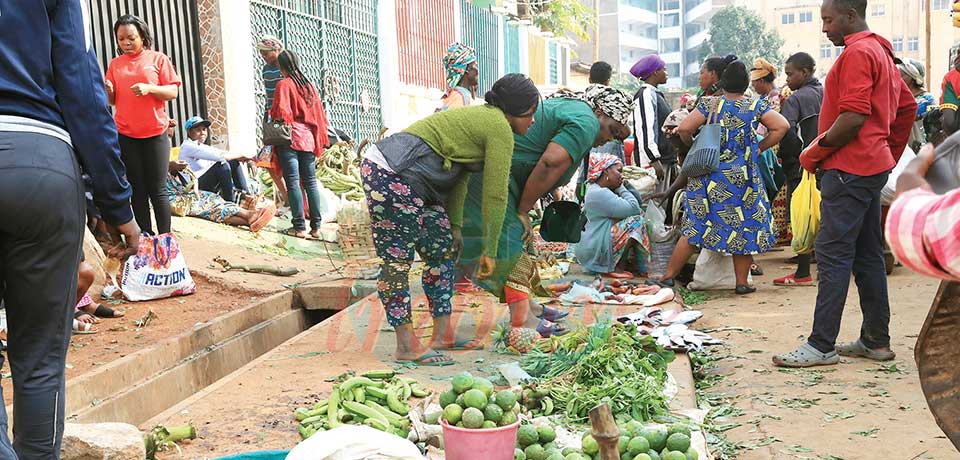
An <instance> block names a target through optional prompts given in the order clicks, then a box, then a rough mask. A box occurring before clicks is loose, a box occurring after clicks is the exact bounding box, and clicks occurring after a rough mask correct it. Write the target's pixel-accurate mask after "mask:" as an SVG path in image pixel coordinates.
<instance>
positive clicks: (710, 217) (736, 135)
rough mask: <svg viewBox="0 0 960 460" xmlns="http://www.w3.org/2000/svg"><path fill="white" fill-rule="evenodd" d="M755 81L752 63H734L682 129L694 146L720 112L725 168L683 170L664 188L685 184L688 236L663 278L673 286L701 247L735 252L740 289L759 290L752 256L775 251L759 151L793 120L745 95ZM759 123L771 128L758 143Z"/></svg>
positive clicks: (740, 291) (779, 136) (722, 165)
mask: <svg viewBox="0 0 960 460" xmlns="http://www.w3.org/2000/svg"><path fill="white" fill-rule="evenodd" d="M749 85H750V78H749V75H748V72H747V67H746V66H745V65H744V64H743V62H740V61H734V62H732V63H731V64H729V65H728V66H727V67H726V69H725V70H724V71H723V76H722V77H721V79H720V88H721V89H722V90H723V91H724V94H723V95H722V96H716V97H707V98H702V99H701V100H700V101H699V102H698V103H697V110H695V111H693V113H691V114H690V115H689V116H688V117H687V118H686V119H684V120H683V123H681V124H680V127H679V128H678V130H679V133H680V138H681V139H682V140H683V142H684V143H685V144H687V145H692V144H693V137H694V134H696V132H697V131H698V130H699V129H700V127H701V126H703V125H705V124H706V123H707V119H708V118H707V117H708V116H710V118H711V119H713V118H714V117H716V119H717V120H718V123H719V124H720V145H719V147H720V168H719V170H717V171H714V172H712V173H710V174H707V175H704V176H699V177H690V178H688V177H686V175H685V174H681V176H680V179H678V180H677V181H676V182H675V183H674V184H673V185H672V186H671V187H670V189H669V190H667V192H666V193H663V194H658V195H659V196H660V198H663V197H667V196H673V195H674V194H676V192H677V191H678V190H680V189H681V188H683V187H685V188H686V201H685V202H684V211H685V213H684V214H685V218H684V219H683V224H682V232H683V237H682V238H680V241H678V242H677V247H676V249H675V250H674V251H673V256H672V257H671V258H670V263H669V264H668V265H667V271H666V273H665V274H664V276H663V278H662V279H661V280H660V283H661V284H664V285H667V286H672V285H673V278H674V277H675V276H677V275H678V274H679V273H680V270H681V269H683V267H684V265H686V264H687V260H689V259H690V256H691V255H693V252H694V247H700V248H705V249H710V250H712V251H716V252H719V253H721V254H731V255H733V267H734V272H735V274H736V279H737V287H736V292H737V294H740V295H744V294H749V293H751V292H755V291H756V288H753V287H751V286H749V285H748V284H747V275H748V274H749V273H750V265H751V264H752V263H753V255H755V254H762V253H764V252H767V251H769V250H770V249H771V247H772V246H773V243H774V241H776V235H775V234H774V233H773V230H772V219H773V217H772V215H771V212H770V209H771V208H770V201H769V200H768V199H767V194H766V193H764V186H763V178H762V177H761V176H760V165H759V163H758V155H759V154H760V152H763V151H764V150H766V149H769V148H770V147H772V146H774V145H776V144H777V143H779V142H780V139H782V138H783V135H784V134H785V133H786V132H787V129H788V128H789V124H788V123H787V121H786V120H785V119H784V118H783V116H782V115H780V114H779V113H777V112H775V111H773V110H770V105H769V104H768V103H767V101H765V100H762V99H756V98H745V97H744V96H743V93H744V92H746V90H747V87H748V86H749ZM761 124H762V125H763V126H765V127H766V128H767V136H766V137H764V138H763V141H760V142H759V143H758V141H757V128H758V127H759V126H760V125H761ZM691 154H692V153H691ZM655 196H656V195H655Z"/></svg>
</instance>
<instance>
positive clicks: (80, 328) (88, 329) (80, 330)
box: [73, 320, 97, 335]
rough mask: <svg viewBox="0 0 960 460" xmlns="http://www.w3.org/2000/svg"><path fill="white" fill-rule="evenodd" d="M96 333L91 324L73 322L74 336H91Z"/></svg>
mask: <svg viewBox="0 0 960 460" xmlns="http://www.w3.org/2000/svg"><path fill="white" fill-rule="evenodd" d="M96 333H97V331H96V329H94V328H93V325H92V324H87V323H81V322H80V321H77V320H73V334H74V335H92V334H96Z"/></svg>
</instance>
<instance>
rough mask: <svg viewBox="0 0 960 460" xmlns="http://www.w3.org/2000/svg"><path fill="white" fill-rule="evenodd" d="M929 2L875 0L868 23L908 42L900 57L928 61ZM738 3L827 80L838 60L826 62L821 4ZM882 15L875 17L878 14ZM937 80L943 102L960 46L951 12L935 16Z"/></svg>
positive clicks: (801, 0)
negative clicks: (803, 17)
mask: <svg viewBox="0 0 960 460" xmlns="http://www.w3.org/2000/svg"><path fill="white" fill-rule="evenodd" d="M926 1H927V0H870V2H868V5H867V23H868V24H869V25H870V29H871V30H872V31H874V32H876V33H877V34H879V35H882V36H883V37H885V38H887V39H888V40H890V41H891V42H893V41H894V39H902V40H903V51H902V52H898V53H897V55H898V56H902V57H907V58H912V59H918V60H920V61H925V60H926V15H925V13H924V11H923V7H924V4H925V3H926ZM733 3H735V4H738V5H741V6H746V7H748V8H751V9H753V10H755V11H757V12H758V13H759V14H760V15H761V17H763V18H764V19H765V20H766V22H767V24H768V25H769V26H771V27H773V28H774V29H776V30H777V31H778V32H779V33H780V36H781V37H783V39H784V45H783V48H781V53H782V54H783V55H784V57H787V56H789V55H790V54H793V53H796V52H799V51H804V52H806V53H809V54H810V55H811V56H813V57H814V59H816V60H817V67H818V69H817V70H818V71H817V73H818V74H819V75H821V76H822V75H826V73H827V71H828V70H830V66H831V65H832V64H833V63H834V62H835V61H836V59H837V54H836V50H833V52H831V53H830V57H821V54H820V52H821V45H829V44H830V41H829V40H827V37H826V36H825V35H824V34H823V32H822V31H821V28H822V21H821V19H820V1H819V0H734V1H733ZM880 9H882V10H883V13H884V14H883V15H877V16H874V11H877V12H878V13H879V10H880ZM801 12H811V13H812V19H813V20H812V22H808V23H800V13H801ZM790 13H792V14H794V23H793V24H783V23H782V16H783V15H784V14H790ZM931 24H932V27H931V29H932V30H931V32H932V33H931V49H932V50H933V53H932V58H931V67H932V68H931V71H930V75H931V77H932V79H931V82H932V84H931V85H930V86H931V88H930V91H931V92H932V93H933V94H934V95H936V96H938V97H939V95H940V82H941V81H942V80H943V76H944V74H946V73H947V72H948V71H949V70H950V68H949V65H948V64H949V62H948V61H949V53H950V47H951V46H953V45H955V44H957V43H960V29H957V28H954V27H953V22H952V19H951V17H950V10H949V9H946V10H936V11H933V14H932V16H931ZM911 38H917V39H918V45H919V47H918V49H917V50H915V51H911V50H910V47H909V41H910V39H911Z"/></svg>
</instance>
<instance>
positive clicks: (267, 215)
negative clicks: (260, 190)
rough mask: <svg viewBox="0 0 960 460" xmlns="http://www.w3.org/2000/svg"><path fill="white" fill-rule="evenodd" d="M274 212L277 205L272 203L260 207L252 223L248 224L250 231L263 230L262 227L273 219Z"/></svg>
mask: <svg viewBox="0 0 960 460" xmlns="http://www.w3.org/2000/svg"><path fill="white" fill-rule="evenodd" d="M276 213H277V207H276V206H274V205H272V204H271V205H269V206H267V207H265V208H263V209H261V210H260V211H259V213H258V214H257V217H256V218H254V219H253V223H252V224H250V231H251V232H253V233H257V232H259V231H260V230H263V227H266V226H267V224H269V223H270V221H271V220H273V217H274V215H275V214H276Z"/></svg>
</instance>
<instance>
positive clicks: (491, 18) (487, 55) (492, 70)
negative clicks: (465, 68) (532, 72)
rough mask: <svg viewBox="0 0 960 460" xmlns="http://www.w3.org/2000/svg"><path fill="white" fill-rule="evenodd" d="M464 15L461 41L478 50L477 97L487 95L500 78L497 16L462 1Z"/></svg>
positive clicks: (471, 3) (468, 1)
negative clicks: (478, 80)
mask: <svg viewBox="0 0 960 460" xmlns="http://www.w3.org/2000/svg"><path fill="white" fill-rule="evenodd" d="M460 11H461V14H462V16H463V17H462V20H461V27H460V28H461V34H460V41H462V42H463V43H465V44H467V45H470V46H472V47H473V48H474V49H476V50H477V64H478V67H479V69H480V82H479V88H477V95H478V96H481V97H482V95H483V94H486V92H487V90H489V89H490V88H491V87H493V83H494V82H496V81H497V79H498V78H500V75H497V72H499V69H500V66H499V59H498V57H497V55H498V54H499V50H498V48H497V46H498V43H497V40H498V39H499V38H500V37H499V33H498V32H497V22H498V21H499V20H498V19H497V15H495V14H493V12H491V11H490V9H489V8H481V7H479V6H477V5H475V4H474V3H473V2H472V1H470V0H460Z"/></svg>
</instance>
